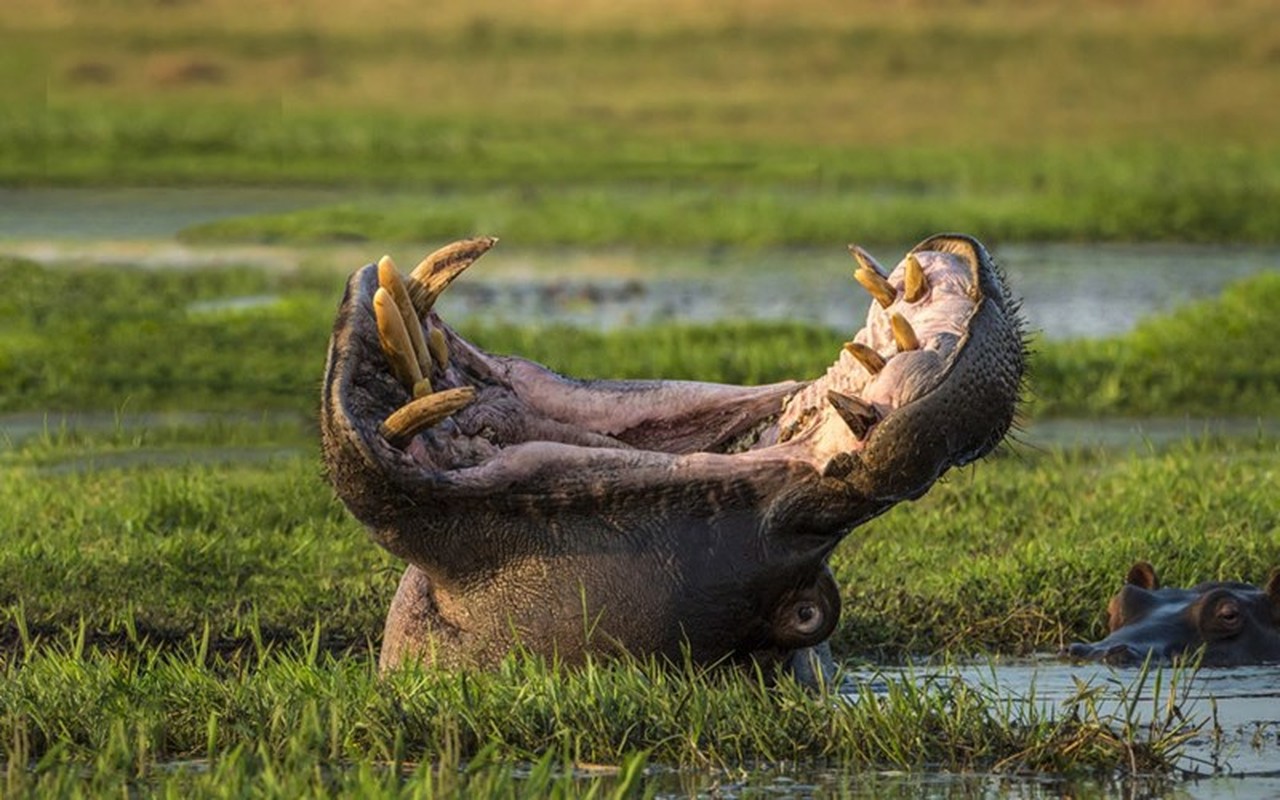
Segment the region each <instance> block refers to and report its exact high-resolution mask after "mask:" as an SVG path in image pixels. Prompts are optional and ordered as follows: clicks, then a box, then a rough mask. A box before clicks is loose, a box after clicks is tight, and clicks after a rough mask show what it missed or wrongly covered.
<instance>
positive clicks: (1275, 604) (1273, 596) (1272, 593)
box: [1267, 567, 1280, 622]
mask: <svg viewBox="0 0 1280 800" xmlns="http://www.w3.org/2000/svg"><path fill="white" fill-rule="evenodd" d="M1267 597H1268V598H1270V600H1271V616H1272V617H1273V618H1274V619H1275V620H1276V621H1277V622H1280V567H1273V568H1272V569H1271V576H1270V577H1269V578H1267Z"/></svg>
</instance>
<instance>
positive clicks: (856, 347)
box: [844, 342, 884, 375]
mask: <svg viewBox="0 0 1280 800" xmlns="http://www.w3.org/2000/svg"><path fill="white" fill-rule="evenodd" d="M844 349H845V350H848V351H849V355H851V356H853V357H854V358H856V359H858V363H860V364H862V366H864V367H866V368H867V372H869V373H871V374H872V375H877V374H879V372H880V370H882V369H884V358H883V357H882V356H881V355H880V354H879V353H877V352H876V351H875V350H872V349H871V348H870V347H867V346H866V345H865V344H862V343H861V342H845V343H844Z"/></svg>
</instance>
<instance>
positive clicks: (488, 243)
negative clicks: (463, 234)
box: [406, 236, 498, 318]
mask: <svg viewBox="0 0 1280 800" xmlns="http://www.w3.org/2000/svg"><path fill="white" fill-rule="evenodd" d="M497 243H498V239H497V237H494V236H481V237H480V238H478V239H463V240H462V241H460V242H454V243H453V244H447V245H445V246H444V247H441V248H440V249H439V250H436V251H435V252H434V253H432V254H430V255H429V256H427V257H426V258H424V259H422V262H421V263H420V264H418V266H416V267H414V268H413V272H411V273H409V280H408V281H406V284H407V286H408V288H409V298H410V299H411V300H412V301H413V307H414V308H415V309H417V311H418V314H419V315H420V316H422V317H424V318H425V317H426V316H427V314H428V313H430V311H431V309H432V308H434V307H435V304H436V300H438V299H439V298H440V295H441V293H443V292H444V290H445V289H448V288H449V284H451V283H453V281H454V279H455V278H457V277H458V276H459V275H461V274H462V271H463V270H465V269H466V268H467V267H469V266H471V265H472V264H473V263H475V260H476V259H477V258H479V257H480V256H482V255H484V254H485V253H487V252H489V249H490V248H491V247H493V246H494V245H495V244H497Z"/></svg>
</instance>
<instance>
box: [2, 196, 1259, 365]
mask: <svg viewBox="0 0 1280 800" xmlns="http://www.w3.org/2000/svg"><path fill="white" fill-rule="evenodd" d="M339 198H340V195H339V193H337V192H333V191H323V190H297V189H254V188H234V187H228V188H220V189H200V190H185V189H142V188H137V189H0V254H13V255H20V256H23V257H26V258H32V259H35V260H37V261H41V262H45V263H59V262H66V261H71V262H97V263H105V264H120V265H141V266H147V267H151V268H166V267H168V268H189V267H193V266H206V265H218V264H226V263H236V264H250V265H253V264H257V265H261V266H263V267H264V268H269V269H281V268H293V267H296V266H298V265H299V264H301V263H310V264H315V263H319V264H326V265H329V266H330V267H332V268H333V269H334V270H335V271H336V272H340V273H344V274H345V273H346V272H349V271H350V270H352V269H354V268H356V267H358V266H359V265H360V264H362V263H365V262H369V261H373V260H375V259H377V258H378V257H379V256H380V255H382V253H383V251H385V250H391V251H392V254H393V255H395V256H396V257H397V259H398V260H399V261H400V262H401V263H402V264H404V265H408V264H412V263H414V262H415V261H416V259H417V257H418V255H419V254H420V253H422V252H424V251H425V250H426V249H428V248H427V247H426V246H425V245H423V246H413V245H405V244H396V245H394V246H392V245H388V244H386V243H378V242H370V243H368V244H359V245H353V244H341V245H333V246H314V247H274V246H265V245H252V246H189V245H183V244H180V243H178V242H177V241H176V239H175V238H174V237H175V236H176V235H177V233H178V232H179V231H180V230H182V229H183V228H186V227H189V226H191V225H195V224H199V223H201V222H207V221H211V220H215V219H221V218H225V217H228V216H235V215H241V214H254V213H268V212H274V211H286V210H290V209H297V208H304V207H309V206H315V205H321V204H325V203H330V202H334V201H335V200H337V199H339ZM494 233H497V234H499V235H501V233H502V232H501V231H494ZM975 233H978V234H981V231H975ZM856 236H857V232H856V231H850V238H853V239H856ZM910 244H911V243H903V244H902V245H895V246H877V247H874V248H872V250H873V251H874V254H875V255H876V256H877V257H878V258H879V259H880V260H881V261H882V262H883V263H885V264H886V265H891V264H893V263H896V261H897V260H898V258H899V257H900V256H901V255H902V254H903V253H904V252H905V251H906V250H907V249H908V248H909V246H910ZM993 254H994V255H995V257H996V259H997V260H998V261H999V262H1000V263H1001V264H1002V265H1003V266H1004V267H1005V269H1006V271H1007V272H1008V274H1009V277H1010V281H1011V284H1012V286H1013V288H1014V289H1015V291H1016V293H1017V294H1018V295H1019V296H1021V297H1022V298H1023V299H1024V308H1025V310H1026V313H1027V317H1028V318H1029V320H1030V323H1031V327H1032V328H1033V329H1034V330H1037V331H1040V332H1043V334H1044V335H1045V336H1047V337H1049V338H1055V339H1061V338H1072V337H1098V336H1107V335H1111V334H1115V333H1121V332H1123V331H1126V330H1128V329H1130V328H1132V327H1133V325H1134V324H1135V323H1136V322H1137V321H1138V320H1140V319H1142V318H1143V317H1146V316H1150V315H1152V314H1158V313H1161V312H1165V311H1168V310H1169V309H1171V308H1174V307H1176V306H1178V305H1181V304H1183V303H1186V302H1187V301H1190V300H1194V299H1197V298H1203V297H1211V296H1213V295H1216V294H1217V293H1219V292H1220V291H1221V290H1222V288H1223V287H1224V286H1226V285H1227V284H1228V283H1230V282H1232V281H1234V280H1238V279H1239V278H1242V277H1245V276H1248V275H1252V274H1255V273H1258V272H1262V271H1267V270H1276V269H1280V248H1277V247H1207V246H1186V245H1090V244H1052V245H1027V244H1011V245H1003V246H994V247H993ZM339 280H340V279H337V278H335V293H336V292H339V291H341V288H340V287H341V283H340V282H339ZM234 301H235V299H232V300H231V302H234ZM251 301H252V299H249V300H246V302H251ZM866 306H867V298H866V296H865V295H864V294H863V293H862V291H861V289H859V288H858V286H857V285H856V284H855V283H854V282H853V280H852V261H851V259H850V258H849V255H848V253H847V252H845V248H844V243H843V242H830V243H822V246H821V247H813V248H799V249H770V250H759V251H749V250H732V249H714V248H712V249H706V248H703V249H694V250H683V251H653V252H649V251H645V252H637V251H633V250H630V249H623V248H615V249H611V250H607V251H587V250H582V249H578V250H569V249H566V250H561V251H556V250H537V251H531V250H527V249H521V248H520V247H519V242H504V243H503V245H502V246H501V248H500V249H499V250H498V251H497V252H495V253H494V254H492V255H490V256H489V257H487V258H486V259H485V260H484V261H483V262H481V266H479V267H477V268H476V269H475V270H473V271H472V272H471V273H469V274H468V275H467V277H466V278H465V279H464V280H462V281H459V282H458V283H457V284H456V285H455V286H454V287H453V288H452V289H451V290H450V291H449V292H448V293H447V294H446V295H445V297H444V298H443V299H442V301H441V310H442V311H443V312H444V313H445V314H446V316H448V317H449V318H456V319H461V318H465V317H483V318H485V319H488V320H494V319H497V320H504V321H509V322H515V323H565V324H572V325H579V326H588V327H593V328H606V329H607V328H613V327H618V326H623V325H633V324H649V323H661V322H667V321H680V322H713V321H717V320H722V319H729V318H736V319H744V318H745V319H766V320H804V321H810V322H817V323H820V324H823V325H827V326H829V327H831V328H833V329H836V330H853V329H855V328H857V327H858V326H860V325H861V322H862V316H863V315H864V314H865V309H866Z"/></svg>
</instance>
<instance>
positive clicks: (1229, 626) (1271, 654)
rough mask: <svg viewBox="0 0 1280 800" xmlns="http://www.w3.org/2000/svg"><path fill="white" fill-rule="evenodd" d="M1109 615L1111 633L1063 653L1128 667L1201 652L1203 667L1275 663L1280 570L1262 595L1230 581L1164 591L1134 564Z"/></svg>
mask: <svg viewBox="0 0 1280 800" xmlns="http://www.w3.org/2000/svg"><path fill="white" fill-rule="evenodd" d="M1107 615H1108V621H1109V626H1110V629H1111V635H1109V636H1107V638H1105V639H1103V640H1102V641H1100V642H1095V643H1094V644H1085V643H1083V642H1076V643H1074V644H1072V645H1071V646H1070V647H1069V648H1067V651H1066V655H1068V656H1069V657H1071V658H1074V659H1078V660H1082V661H1099V662H1103V663H1107V664H1115V665H1119V666H1125V665H1134V664H1142V663H1143V662H1144V661H1146V660H1147V659H1148V658H1150V659H1152V660H1153V661H1155V662H1168V661H1171V660H1173V659H1175V658H1179V657H1182V656H1195V655H1197V654H1199V653H1200V649H1201V648H1203V655H1201V656H1200V657H1201V661H1200V663H1201V664H1202V665H1204V666H1210V667H1236V666H1244V665H1248V664H1270V663H1277V662H1280V570H1278V571H1273V572H1272V573H1271V577H1270V579H1269V580H1268V581H1267V585H1266V586H1265V587H1264V588H1261V589H1260V588H1258V587H1257V586H1253V585H1252V584H1248V583H1236V582H1232V581H1213V582H1206V583H1201V584H1198V585H1196V586H1193V587H1192V588H1190V589H1172V588H1165V589H1162V588H1160V582H1159V579H1158V578H1157V577H1156V572H1155V569H1153V568H1152V566H1151V565H1150V564H1148V563H1147V562H1145V561H1139V562H1137V563H1136V564H1134V565H1133V566H1132V567H1131V568H1130V569H1129V574H1128V575H1127V576H1126V578H1125V585H1124V586H1123V587H1122V588H1121V589H1120V591H1119V593H1117V594H1116V595H1115V596H1114V597H1112V598H1111V602H1110V603H1109V604H1108V606H1107Z"/></svg>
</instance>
